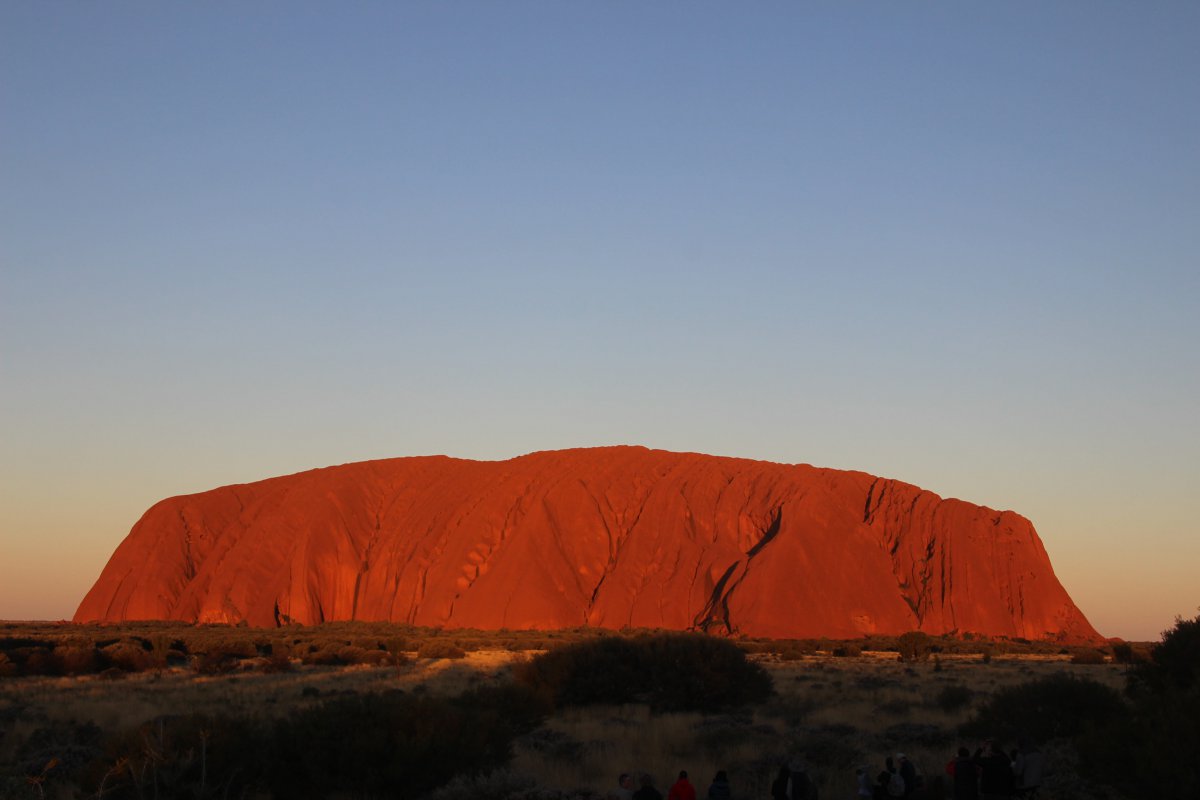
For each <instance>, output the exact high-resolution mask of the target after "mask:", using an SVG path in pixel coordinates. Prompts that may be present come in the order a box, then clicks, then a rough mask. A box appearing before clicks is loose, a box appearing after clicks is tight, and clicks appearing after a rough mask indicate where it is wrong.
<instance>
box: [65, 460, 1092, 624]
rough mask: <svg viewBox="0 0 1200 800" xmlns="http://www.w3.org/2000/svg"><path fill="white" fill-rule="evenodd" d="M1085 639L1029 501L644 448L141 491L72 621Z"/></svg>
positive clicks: (371, 466) (366, 467)
mask: <svg viewBox="0 0 1200 800" xmlns="http://www.w3.org/2000/svg"><path fill="white" fill-rule="evenodd" d="M131 619H173V620H185V621H196V622H230V623H232V622H240V621H243V620H245V621H248V622H249V623H250V624H252V625H260V626H272V625H281V624H288V623H304V624H311V623H319V622H323V621H331V620H349V619H359V620H392V621H400V622H409V623H414V624H417V625H428V626H445V627H474V628H483V629H492V628H565V627H575V626H580V625H592V626H602V627H605V628H623V627H646V628H668V629H703V630H709V631H712V632H721V633H732V634H739V633H740V634H746V635H750V636H770V637H779V638H785V637H817V636H828V637H836V638H849V637H855V636H859V635H861V634H866V633H880V634H895V633H902V632H905V631H909V630H923V631H926V632H928V633H931V634H941V633H950V632H958V633H967V632H972V633H979V634H986V635H991V636H1008V637H1024V638H1029V639H1045V638H1051V639H1057V640H1061V641H1064V642H1081V641H1098V640H1099V639H1100V637H1099V635H1098V634H1097V633H1096V631H1095V630H1094V629H1093V628H1092V626H1091V625H1090V624H1089V623H1088V621H1087V620H1086V619H1085V618H1084V616H1083V614H1082V613H1081V612H1080V611H1079V609H1078V608H1076V607H1075V605H1074V603H1072V602H1071V598H1070V597H1068V596H1067V593H1066V591H1065V590H1064V589H1063V587H1062V585H1061V584H1060V583H1059V582H1058V579H1057V578H1055V576H1054V571H1053V569H1052V568H1051V566H1050V560H1049V558H1048V557H1047V555H1046V551H1045V549H1044V548H1043V547H1042V543H1041V541H1040V540H1039V538H1038V535H1037V533H1036V532H1035V531H1034V529H1033V526H1032V525H1031V524H1030V523H1029V521H1028V520H1027V519H1025V518H1024V517H1021V516H1019V515H1017V514H1014V513H1012V512H1010V511H993V510H991V509H989V508H983V507H980V506H975V505H971V504H970V503H965V502H962V501H960V500H943V499H942V498H940V497H938V496H937V495H935V494H932V493H930V492H927V491H923V490H921V489H919V488H917V487H915V486H911V485H909V484H905V483H900V482H898V481H893V480H886V479H883V478H876V477H872V476H870V475H867V474H864V473H861V472H845V471H840V470H832V469H819V468H816V467H811V466H808V465H804V464H798V465H786V464H774V463H767V462H760V461H748V460H744V459H734V458H719V457H715V456H707V455H699V454H693V453H670V452H663V451H657V450H646V449H644V448H640V447H611V448H596V449H584V450H563V451H553V452H542V453H533V454H530V455H526V456H522V457H520V458H514V459H511V460H509V461H496V462H482V461H466V460H459V459H452V458H447V457H444V456H433V457H420V458H397V459H390V460H382V461H368V462H362V463H357V464H346V465H343V466H338V467H329V468H326V469H317V470H312V471H309V472H302V473H299V474H296V475H288V476H285V477H280V478H272V479H269V480H264V481H259V482H257V483H250V484H243V485H237V486H225V487H222V488H220V489H213V490H212V491H208V492H202V493H200V494H194V495H187V496H183V497H174V498H170V499H168V500H163V501H162V502H160V503H158V504H157V505H155V506H153V507H152V508H151V509H150V510H149V511H147V512H146V514H145V515H144V516H143V517H142V519H141V520H140V521H139V522H138V523H137V525H135V526H134V528H133V530H132V531H131V532H130V534H129V536H128V537H127V538H126V539H125V541H124V542H122V543H121V545H120V546H119V547H118V548H117V551H116V552H115V553H114V554H113V556H112V558H111V560H110V561H109V563H108V565H107V567H105V569H104V571H103V573H102V574H101V575H100V578H99V580H97V582H96V584H95V586H93V587H92V590H91V591H90V592H88V594H87V596H86V597H85V598H84V600H83V602H82V603H81V604H80V606H79V610H78V611H77V612H76V614H75V620H76V621H79V622H82V621H92V620H131Z"/></svg>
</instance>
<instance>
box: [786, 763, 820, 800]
mask: <svg viewBox="0 0 1200 800" xmlns="http://www.w3.org/2000/svg"><path fill="white" fill-rule="evenodd" d="M788 772H790V773H791V778H790V779H789V780H788V794H787V797H788V800H815V798H816V795H817V789H816V787H815V786H813V782H812V780H811V779H810V778H809V777H808V767H807V765H805V763H804V760H803V759H800V758H795V759H792V762H791V763H790V764H788Z"/></svg>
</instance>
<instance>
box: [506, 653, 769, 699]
mask: <svg viewBox="0 0 1200 800" xmlns="http://www.w3.org/2000/svg"><path fill="white" fill-rule="evenodd" d="M515 675H516V677H517V680H518V681H520V682H521V683H523V684H525V685H527V686H530V687H532V688H534V689H536V690H538V691H539V692H543V693H545V694H548V695H549V696H550V697H552V698H553V700H554V702H555V704H557V705H590V704H597V703H613V704H619V703H632V702H645V703H648V704H649V705H650V706H651V707H653V708H655V709H658V710H672V711H681V710H698V711H716V710H721V709H726V708H730V707H733V706H738V705H743V704H746V703H757V702H762V701H763V700H765V699H766V698H767V697H768V696H770V694H771V679H770V676H769V675H767V673H766V671H765V670H764V669H763V668H762V667H761V666H759V665H757V664H754V663H751V662H750V661H747V660H746V654H745V653H744V652H743V651H742V650H741V649H740V648H739V647H738V646H737V645H735V644H733V643H732V642H730V641H728V640H725V639H716V638H713V637H709V636H705V635H701V634H660V635H656V636H644V637H638V638H623V637H616V636H613V637H607V638H603V639H595V640H591V641H583V642H578V643H576V644H570V645H566V646H564V647H560V648H557V649H555V650H551V651H549V652H548V653H544V654H542V655H540V656H538V657H536V658H534V659H533V660H532V661H530V662H528V663H527V664H523V665H519V666H518V667H517V669H516V670H515Z"/></svg>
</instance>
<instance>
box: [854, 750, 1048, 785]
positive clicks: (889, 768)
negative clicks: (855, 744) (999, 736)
mask: <svg viewBox="0 0 1200 800" xmlns="http://www.w3.org/2000/svg"><path fill="white" fill-rule="evenodd" d="M1042 764H1043V758H1042V753H1041V751H1040V750H1038V748H1037V745H1035V744H1034V743H1033V742H1032V741H1031V740H1028V739H1021V741H1020V747H1019V748H1018V749H1016V750H1013V751H1011V752H1010V753H1007V754H1006V753H1005V752H1004V749H1003V748H1001V747H1000V746H999V745H997V744H996V743H995V742H994V741H992V740H990V739H989V740H988V741H986V742H984V743H983V745H982V746H981V747H980V748H979V749H977V750H976V751H975V752H974V754H972V753H971V751H970V750H968V749H967V748H965V747H960V748H958V755H956V756H955V757H954V758H951V759H950V761H949V763H947V764H946V775H947V776H948V777H949V781H950V788H951V792H950V795H949V796H950V797H952V798H953V800H1010V798H1014V797H1015V798H1023V799H1028V798H1034V797H1036V796H1037V790H1038V787H1040V786H1041V783H1042ZM857 778H858V788H857V796H858V797H859V798H860V800H866V798H871V800H891V798H897V797H912V796H913V795H914V794H916V795H918V796H921V792H922V790H923V789H924V788H925V780H924V777H923V776H922V775H921V774H920V773H919V772H918V770H917V768H916V765H915V764H913V763H912V761H910V760H909V759H908V757H907V756H905V755H904V754H903V753H897V754H896V757H895V759H894V760H893V758H892V757H891V756H888V758H887V759H886V761H885V763H884V768H883V770H882V771H881V772H879V774H878V775H876V776H875V779H874V780H872V779H871V768H870V767H868V766H867V765H865V764H864V765H862V766H860V767H859V768H858V770H857ZM939 796H940V795H939Z"/></svg>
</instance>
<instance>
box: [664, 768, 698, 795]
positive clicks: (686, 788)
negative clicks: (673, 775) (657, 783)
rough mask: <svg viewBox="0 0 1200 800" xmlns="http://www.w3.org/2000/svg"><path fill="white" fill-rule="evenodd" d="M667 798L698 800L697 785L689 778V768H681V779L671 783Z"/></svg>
mask: <svg viewBox="0 0 1200 800" xmlns="http://www.w3.org/2000/svg"><path fill="white" fill-rule="evenodd" d="M667 800H696V787H695V786H692V783H691V781H689V780H688V776H687V770H686V769H681V770H679V780H677V781H675V783H673V784H671V789H670V791H668V792H667Z"/></svg>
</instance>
